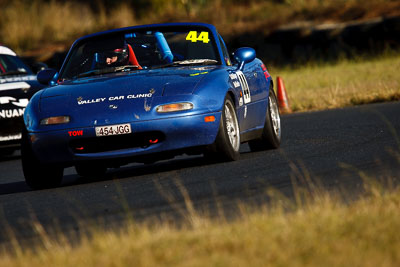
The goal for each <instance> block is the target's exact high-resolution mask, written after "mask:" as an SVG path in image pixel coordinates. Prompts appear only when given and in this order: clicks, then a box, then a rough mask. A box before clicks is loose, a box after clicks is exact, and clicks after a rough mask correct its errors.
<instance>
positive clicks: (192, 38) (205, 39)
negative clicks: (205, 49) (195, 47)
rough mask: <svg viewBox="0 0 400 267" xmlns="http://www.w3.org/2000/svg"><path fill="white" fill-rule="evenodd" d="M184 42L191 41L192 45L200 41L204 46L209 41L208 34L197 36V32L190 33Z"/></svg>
mask: <svg viewBox="0 0 400 267" xmlns="http://www.w3.org/2000/svg"><path fill="white" fill-rule="evenodd" d="M186 40H187V41H192V43H195V42H197V41H202V42H203V43H205V44H207V43H208V42H209V41H210V39H209V38H208V32H201V33H200V34H199V35H197V31H190V32H189V33H188V35H187V36H186Z"/></svg>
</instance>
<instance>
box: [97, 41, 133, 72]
mask: <svg viewBox="0 0 400 267" xmlns="http://www.w3.org/2000/svg"><path fill="white" fill-rule="evenodd" d="M103 57H104V60H105V64H106V65H107V66H110V67H115V66H123V65H127V64H128V62H129V50H128V45H124V47H122V48H116V49H113V50H111V51H106V52H104V55H103Z"/></svg>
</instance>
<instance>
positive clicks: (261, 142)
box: [249, 88, 282, 151]
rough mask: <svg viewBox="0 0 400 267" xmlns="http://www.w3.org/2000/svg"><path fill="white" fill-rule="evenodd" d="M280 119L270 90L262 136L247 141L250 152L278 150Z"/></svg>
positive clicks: (274, 98)
mask: <svg viewBox="0 0 400 267" xmlns="http://www.w3.org/2000/svg"><path fill="white" fill-rule="evenodd" d="M281 131H282V130H281V117H280V114H279V108H278V101H277V99H276V96H275V93H274V90H273V89H272V88H270V90H269V96H268V107H267V114H266V116H265V123H264V129H263V132H262V135H261V137H260V138H259V139H256V140H252V141H249V147H250V149H251V151H261V150H266V149H274V148H278V147H279V146H280V144H281V135H282V133H281Z"/></svg>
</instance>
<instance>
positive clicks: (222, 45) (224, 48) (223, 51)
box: [218, 35, 232, 66]
mask: <svg viewBox="0 0 400 267" xmlns="http://www.w3.org/2000/svg"><path fill="white" fill-rule="evenodd" d="M218 39H219V44H220V45H221V49H222V54H223V56H224V60H225V63H226V65H228V66H232V62H231V58H230V57H229V53H228V49H226V46H225V43H224V41H223V40H222V38H221V36H220V35H218Z"/></svg>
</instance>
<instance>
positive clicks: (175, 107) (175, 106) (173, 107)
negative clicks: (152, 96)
mask: <svg viewBox="0 0 400 267" xmlns="http://www.w3.org/2000/svg"><path fill="white" fill-rule="evenodd" d="M189 109H193V104H192V103H189V102H183V103H172V104H165V105H161V106H158V107H157V108H156V111H157V112H158V113H166V112H175V111H183V110H189Z"/></svg>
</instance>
